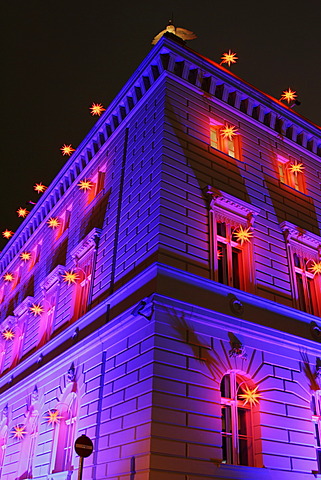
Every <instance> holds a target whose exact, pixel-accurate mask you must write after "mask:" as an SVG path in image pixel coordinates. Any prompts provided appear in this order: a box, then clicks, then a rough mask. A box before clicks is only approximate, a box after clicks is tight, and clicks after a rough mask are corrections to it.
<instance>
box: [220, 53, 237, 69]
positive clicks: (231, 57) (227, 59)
mask: <svg viewBox="0 0 321 480" xmlns="http://www.w3.org/2000/svg"><path fill="white" fill-rule="evenodd" d="M221 60H222V61H221V63H220V65H222V64H223V63H227V64H228V66H229V67H230V66H231V63H236V60H238V57H237V56H236V53H233V52H232V51H231V50H229V51H228V53H223V55H222V56H221Z"/></svg>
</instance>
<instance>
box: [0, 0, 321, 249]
mask: <svg viewBox="0 0 321 480" xmlns="http://www.w3.org/2000/svg"><path fill="white" fill-rule="evenodd" d="M5 4H6V5H5V11H4V5H2V10H3V11H2V24H1V29H0V32H1V36H2V38H1V45H2V65H1V66H2V69H1V70H2V74H1V83H2V88H1V107H2V116H1V136H2V141H1V190H0V195H1V199H0V200H1V219H0V231H1V232H2V231H3V230H5V229H6V228H8V229H11V230H15V229H16V228H17V227H18V226H19V224H20V223H21V220H20V219H18V217H17V214H16V210H17V208H18V207H20V206H25V203H26V201H28V200H33V201H37V199H38V197H37V194H36V193H35V192H34V191H33V188H32V187H33V185H34V184H35V183H36V182H40V181H42V182H43V183H44V184H46V185H48V184H49V183H50V182H51V181H52V180H53V178H54V177H55V175H56V174H57V173H58V172H59V170H60V169H61V167H62V166H63V165H64V163H65V161H66V158H67V157H63V156H62V155H61V152H60V147H61V146H62V145H63V144H64V143H67V144H69V143H71V144H72V145H73V146H74V147H76V146H77V145H78V144H79V143H80V142H81V140H82V139H83V137H84V136H85V135H86V134H87V132H88V131H89V130H90V128H91V127H92V126H93V125H94V123H95V122H96V119H97V117H92V116H91V115H90V112H89V107H90V105H91V104H92V102H98V103H102V104H103V105H104V106H105V107H107V106H108V104H109V103H110V102H111V101H112V99H113V98H114V97H115V95H116V94H117V93H118V92H119V90H120V89H121V87H122V86H123V85H124V84H125V82H126V81H127V80H128V79H129V77H130V76H131V74H132V73H133V72H134V70H135V69H136V67H137V66H138V65H139V64H140V62H141V61H142V60H143V58H144V57H145V56H146V54H147V53H148V52H149V51H150V49H151V48H152V47H151V44H150V42H151V40H152V38H153V37H154V35H156V34H157V33H158V32H159V31H161V30H163V29H164V28H165V27H166V25H167V23H168V20H169V19H170V18H171V16H172V12H173V15H174V24H175V25H176V26H181V27H185V28H187V29H189V30H192V31H194V32H195V33H196V34H197V35H198V38H197V39H196V40H193V41H191V42H188V46H189V47H190V48H192V49H194V50H196V51H197V52H199V53H201V54H203V55H205V56H207V57H209V58H210V59H212V60H214V61H217V62H218V63H219V62H220V57H221V55H222V53H223V52H226V51H228V49H231V50H233V51H234V52H236V53H237V55H238V57H239V61H238V63H237V64H236V65H234V66H232V67H231V71H232V72H233V73H235V74H236V75H238V76H240V77H241V78H243V79H244V80H246V81H247V82H249V83H251V84H252V85H254V86H255V87H257V88H259V89H260V90H262V91H264V92H266V93H268V94H270V95H272V96H274V97H276V98H280V95H281V93H282V91H283V90H285V89H287V88H288V87H291V88H292V89H294V90H296V91H297V92H298V99H299V100H300V101H301V102H302V103H301V106H300V107H296V109H297V112H298V113H300V114H301V115H303V116H304V117H306V118H308V119H309V120H311V121H312V122H314V123H316V124H318V125H321V94H319V93H318V92H319V90H320V79H321V62H320V44H321V38H320V37H321V28H320V17H321V3H320V0H309V1H308V2H304V3H303V2H300V3H298V2H296V4H295V3H293V2H290V1H288V0H278V1H277V0H271V1H270V2H259V1H254V0H243V1H235V0H229V1H227V2H222V1H220V2H219V1H217V0H209V1H202V0H200V1H191V0H185V1H183V0H173V1H167V0H163V1H162V2H152V1H146V0H144V1H136V2H132V3H131V4H129V5H127V4H124V2H120V1H115V2H113V3H111V2H110V1H108V0H104V1H102V0H94V1H91V2H90V1H86V2H84V1H78V2H76V1H73V0H72V1H71V0H65V1H64V2H62V1H59V0H58V1H55V2H53V1H46V0H42V1H33V0H29V1H26V0H16V1H13V2H10V3H9V2H5ZM5 244H6V241H2V240H1V241H0V248H3V245H5Z"/></svg>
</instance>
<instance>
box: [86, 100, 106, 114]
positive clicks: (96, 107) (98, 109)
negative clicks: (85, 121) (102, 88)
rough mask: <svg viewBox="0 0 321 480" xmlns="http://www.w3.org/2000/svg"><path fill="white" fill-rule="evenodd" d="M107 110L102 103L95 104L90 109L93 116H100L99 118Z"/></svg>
mask: <svg viewBox="0 0 321 480" xmlns="http://www.w3.org/2000/svg"><path fill="white" fill-rule="evenodd" d="M105 110H106V108H104V107H103V106H102V104H101V103H93V104H92V106H91V107H90V111H91V114H92V115H98V116H99V117H100V115H101V114H102V113H103V112H104V111H105Z"/></svg>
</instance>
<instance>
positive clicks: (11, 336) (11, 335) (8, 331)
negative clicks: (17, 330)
mask: <svg viewBox="0 0 321 480" xmlns="http://www.w3.org/2000/svg"><path fill="white" fill-rule="evenodd" d="M2 336H3V338H4V339H5V340H13V339H14V331H13V330H11V328H6V329H5V330H4V331H3V332H2Z"/></svg>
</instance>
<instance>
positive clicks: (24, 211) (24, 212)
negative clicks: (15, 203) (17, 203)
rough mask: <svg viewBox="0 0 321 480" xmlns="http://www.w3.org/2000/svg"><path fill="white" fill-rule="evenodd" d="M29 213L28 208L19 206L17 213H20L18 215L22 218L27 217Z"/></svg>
mask: <svg viewBox="0 0 321 480" xmlns="http://www.w3.org/2000/svg"><path fill="white" fill-rule="evenodd" d="M28 213H29V210H27V209H26V208H22V207H20V208H18V210H17V214H18V217H22V218H25V217H26V216H27V215H28Z"/></svg>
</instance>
